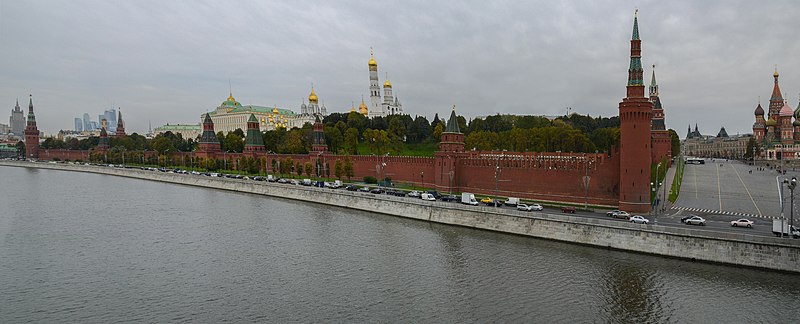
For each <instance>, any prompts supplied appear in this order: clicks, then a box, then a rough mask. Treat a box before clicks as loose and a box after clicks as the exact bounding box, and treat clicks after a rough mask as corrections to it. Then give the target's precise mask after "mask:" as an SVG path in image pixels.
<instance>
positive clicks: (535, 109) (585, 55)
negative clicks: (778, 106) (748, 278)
mask: <svg viewBox="0 0 800 324" xmlns="http://www.w3.org/2000/svg"><path fill="white" fill-rule="evenodd" d="M157 4H158V3H155V2H153V3H150V2H136V3H126V4H107V3H103V2H78V3H74V2H72V3H63V4H59V3H55V4H53V3H46V2H41V3H36V2H34V3H4V4H2V5H1V7H2V8H1V9H2V10H0V30H3V31H6V32H4V33H0V41H2V42H3V43H4V44H6V45H7V46H8V48H10V49H13V50H10V51H5V52H4V53H2V54H0V58H2V60H1V61H2V62H3V63H0V64H2V65H3V70H4V71H7V73H4V74H3V75H2V76H0V84H2V87H0V100H2V103H0V104H2V105H5V106H6V107H7V109H9V110H8V111H9V112H10V110H11V109H12V108H13V107H14V102H15V100H16V98H17V97H19V98H24V97H25V96H26V95H27V94H28V93H33V95H34V97H35V101H36V106H37V120H38V123H39V126H40V128H41V129H43V130H45V131H46V132H47V133H55V132H57V131H58V130H59V129H72V128H73V127H72V122H73V118H74V117H75V116H79V115H80V113H82V112H83V111H86V110H92V111H93V110H99V109H103V108H101V107H108V106H109V104H110V103H114V104H115V105H116V106H119V107H121V108H122V109H123V110H125V112H126V114H125V117H126V118H125V120H126V128H127V130H128V133H132V132H139V133H144V132H146V131H147V128H148V122H149V121H152V123H153V124H155V125H161V124H164V123H198V122H199V120H198V119H197V116H198V115H199V114H201V113H203V112H206V111H211V110H213V109H214V108H215V107H216V106H218V105H219V102H222V101H223V100H225V98H226V97H227V96H228V84H229V82H231V83H232V84H233V86H232V91H233V95H234V96H236V98H237V100H239V101H241V102H242V103H243V104H258V105H265V106H272V105H277V106H278V107H281V108H284V107H285V108H289V109H292V110H296V111H299V107H300V104H301V103H302V101H301V100H303V98H307V96H308V93H309V92H310V90H311V84H312V83H313V84H314V86H315V90H316V92H317V94H318V95H319V97H320V99H321V101H322V102H324V103H325V105H326V106H327V107H328V110H329V112H346V111H348V110H349V108H350V106H351V102H355V105H356V106H357V105H358V103H359V102H360V98H361V95H365V97H367V98H368V97H369V75H368V69H367V61H368V60H369V54H370V47H373V48H374V49H375V59H376V61H377V63H378V66H379V71H380V72H381V73H383V72H384V71H388V72H389V75H388V79H389V80H391V82H392V83H393V84H395V85H396V86H397V90H399V93H397V94H396V95H397V96H398V97H399V98H400V100H401V101H402V102H403V105H404V108H405V113H406V114H410V115H412V116H414V115H424V116H426V117H428V118H429V119H430V118H432V117H433V114H434V113H439V114H440V117H441V116H442V115H443V114H446V113H447V112H448V110H449V107H451V106H452V105H453V104H455V105H456V106H457V109H458V112H459V114H462V115H464V116H465V117H467V119H469V118H472V117H475V116H485V115H493V114H496V113H500V114H533V115H563V114H565V113H567V111H568V110H567V107H571V108H572V109H571V110H569V111H570V112H575V113H580V114H589V115H592V116H598V115H601V116H614V115H617V110H616V105H617V103H618V102H619V98H620V97H622V96H623V95H624V93H623V92H622V91H620V85H624V84H625V81H626V75H625V73H621V72H620V71H625V70H626V68H627V64H628V62H627V61H626V60H624V59H620V58H621V57H624V56H625V52H626V51H627V49H626V46H627V45H628V43H627V40H628V39H629V38H630V21H631V18H632V16H633V11H634V7H632V5H631V4H628V3H619V4H616V3H589V4H586V3H577V2H568V3H548V2H544V3H536V4H506V5H500V4H493V3H469V4H457V5H452V4H440V3H433V4H423V3H401V4H374V3H366V2H364V3H360V2H347V3H336V4H322V5H313V6H310V7H309V6H305V5H298V4H295V3H269V4H261V3H249V2H248V3H237V4H236V5H235V6H233V5H232V6H225V5H221V4H212V3H209V4H201V5H196V4H195V3H188V2H176V3H168V4H158V5H157ZM637 5H638V8H639V9H640V11H639V18H640V22H641V23H642V27H641V37H642V39H643V40H644V42H645V45H644V50H645V51H646V52H647V53H648V55H647V56H646V57H645V58H644V59H643V64H644V65H645V66H646V68H645V76H646V77H645V78H646V80H645V83H649V81H650V80H649V79H650V75H651V73H652V68H651V65H653V64H656V70H657V71H656V74H657V79H658V83H659V87H660V92H661V100H662V102H663V104H664V110H665V114H666V120H667V127H668V128H672V129H675V130H676V131H677V132H678V134H679V135H681V136H684V135H685V134H684V131H683V129H684V127H686V126H687V125H690V124H691V125H692V127H694V124H695V123H696V124H698V125H699V126H700V131H701V133H704V134H716V132H717V131H718V130H719V128H720V127H721V126H724V127H726V129H727V130H728V132H729V133H730V134H736V133H750V132H751V131H752V122H753V118H752V117H753V115H752V113H753V110H754V109H755V107H756V105H757V104H758V98H759V97H761V104H762V106H763V105H765V104H766V102H767V100H768V97H769V95H770V90H771V89H772V73H773V71H774V67H775V64H777V65H778V71H779V72H780V75H781V78H780V82H781V89H782V90H783V91H784V92H785V94H784V97H785V98H786V99H788V100H789V105H790V106H792V107H796V106H797V104H798V103H797V100H798V92H800V63H798V62H796V60H793V59H792V58H793V57H794V56H795V54H794V53H797V52H798V50H800V45H797V44H793V43H791V42H789V40H790V39H792V36H793V34H792V31H793V29H792V28H791V26H792V22H793V21H794V17H792V12H794V10H791V9H797V8H800V5H797V4H795V3H793V2H790V1H785V2H770V3H766V4H756V3H749V2H741V3H736V4H731V3H728V2H725V3H723V2H713V3H658V2H647V1H645V2H641V3H638V4H637ZM89 21H91V22H92V23H91V24H90V23H87V22H89ZM330 40H335V42H331V41H330ZM54 57H55V59H54ZM385 77H386V76H385V75H383V74H381V75H380V78H381V80H382V81H383V80H384V79H385ZM94 107H96V108H94ZM720 116H724V117H723V118H720ZM728 116H730V117H728Z"/></svg>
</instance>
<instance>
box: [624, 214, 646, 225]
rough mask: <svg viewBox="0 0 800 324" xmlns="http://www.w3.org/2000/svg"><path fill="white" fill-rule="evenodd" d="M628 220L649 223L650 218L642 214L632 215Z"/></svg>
mask: <svg viewBox="0 0 800 324" xmlns="http://www.w3.org/2000/svg"><path fill="white" fill-rule="evenodd" d="M628 220H630V221H631V223H636V224H650V220H649V219H647V218H644V216H642V215H633V216H631V218H629V219H628Z"/></svg>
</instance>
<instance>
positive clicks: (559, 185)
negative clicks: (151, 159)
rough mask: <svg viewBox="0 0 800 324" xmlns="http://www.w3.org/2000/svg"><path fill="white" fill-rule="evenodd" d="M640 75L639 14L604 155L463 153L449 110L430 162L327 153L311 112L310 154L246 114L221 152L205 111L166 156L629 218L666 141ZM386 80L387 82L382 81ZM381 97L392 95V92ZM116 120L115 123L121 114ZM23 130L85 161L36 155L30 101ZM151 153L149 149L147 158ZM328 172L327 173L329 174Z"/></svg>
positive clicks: (103, 144)
mask: <svg viewBox="0 0 800 324" xmlns="http://www.w3.org/2000/svg"><path fill="white" fill-rule="evenodd" d="M369 68H370V76H371V90H372V92H371V95H372V96H371V98H372V102H371V103H372V104H373V106H376V107H382V108H381V111H382V112H389V113H397V112H400V113H402V108H401V107H402V106H400V105H399V101H397V100H396V98H394V99H392V100H388V99H387V100H384V101H385V103H383V104H381V103H380V102H379V101H378V100H377V96H378V95H379V92H378V91H377V68H376V66H375V64H374V58H372V57H371V58H370V62H369ZM643 75H644V71H643V69H642V64H641V40H640V39H639V28H638V17H634V25H633V34H632V38H631V55H630V68H629V70H628V82H627V86H626V88H627V96H626V98H623V100H622V102H620V103H619V115H620V144H619V146H618V147H615V148H613V149H612V150H611V151H610V152H604V153H562V152H505V151H504V152H494V151H465V150H464V134H463V133H462V132H461V130H460V129H459V127H458V123H457V117H456V112H455V108H453V110H452V111H451V112H450V117H449V120H448V121H447V125H446V129H445V131H444V132H443V133H442V139H441V143H440V146H439V151H437V152H436V153H435V155H434V157H417V156H343V155H335V154H331V153H330V152H328V151H327V146H326V144H325V137H324V135H323V127H322V123H321V122H320V114H315V115H314V116H315V120H314V124H313V131H314V136H313V143H312V150H311V152H310V153H309V154H273V153H269V152H268V151H266V149H265V147H264V144H263V140H262V138H261V136H260V135H261V130H260V127H259V126H260V125H259V124H260V120H259V118H257V117H256V116H254V115H253V114H250V117H249V119H248V120H247V131H246V133H247V137H246V143H245V149H244V152H243V153H226V152H222V151H221V150H220V144H219V141H218V140H217V137H216V132H217V131H219V129H217V128H216V127H215V123H214V120H213V118H212V116H211V114H208V113H207V114H205V115H204V117H203V123H202V128H203V133H202V135H201V136H200V140H199V146H198V150H197V151H195V152H175V153H172V152H170V155H171V156H172V159H173V160H176V159H178V160H179V159H182V158H183V159H187V160H188V159H192V158H213V159H227V160H228V161H230V162H229V163H235V162H234V161H236V160H237V159H238V158H240V157H245V156H247V157H254V158H257V159H259V160H260V161H261V163H262V164H261V165H263V167H262V171H263V172H268V173H271V174H275V173H277V172H276V170H273V167H272V166H273V165H274V164H273V161H276V160H277V161H280V160H283V159H286V158H291V159H292V160H293V162H295V163H297V162H300V163H306V162H309V163H311V164H312V165H314V166H319V165H323V166H326V168H327V169H328V170H330V168H331V166H333V165H335V162H336V161H337V160H341V161H344V160H346V159H349V160H350V161H351V163H352V165H353V173H354V177H353V178H354V179H362V178H363V177H365V176H374V177H376V178H378V179H382V178H384V177H389V178H391V179H392V180H393V181H396V182H405V183H410V184H413V185H414V186H423V187H426V188H432V189H436V190H439V191H441V192H454V193H455V192H472V193H476V194H481V195H487V196H495V195H499V196H505V197H508V196H512V197H520V198H527V199H533V200H539V201H550V202H567V203H572V204H580V205H582V204H584V203H588V204H591V205H603V206H608V207H619V208H620V209H623V210H626V211H629V212H632V213H646V212H648V211H649V210H650V184H649V182H650V166H651V163H652V162H655V161H661V160H662V159H664V158H666V159H667V161H670V157H671V152H670V149H671V142H670V139H669V134H668V133H667V130H666V129H665V128H664V112H663V108H662V107H661V101H660V99H659V97H658V88H657V85H656V83H655V73H653V77H652V81H651V86H650V96H649V97H646V96H645V91H644V89H645V86H644V82H643ZM386 83H387V84H388V80H387V81H386ZM389 89H391V88H389ZM312 92H313V91H312ZM385 93H386V95H391V92H385ZM312 94H313V93H312ZM234 102H235V101H234ZM362 106H364V104H363V101H362ZM609 106H611V103H609ZM360 109H361V107H360ZM361 110H362V111H360V112H359V113H363V109H361ZM306 112H307V111H306ZM370 113H371V111H370ZM118 123H119V124H120V125H122V116H121V115H120V117H119V120H118ZM28 128H29V129H30V132H29V131H28V130H26V132H25V134H26V141H25V142H26V147H29V148H30V149H29V151H28V152H27V154H28V157H31V158H38V159H43V160H52V159H54V158H58V159H60V160H86V159H87V158H88V157H89V154H90V152H89V151H68V150H46V151H45V150H39V148H38V143H39V142H38V134H39V133H38V130H36V122H35V117H33V102H32V100H31V104H30V108H29V116H28ZM122 129H123V130H122V133H120V132H119V130H118V131H117V134H116V135H117V136H119V135H124V126H123V127H122ZM29 134H30V135H29ZM107 150H109V147H108V134H107V133H106V132H101V138H100V145H98V147H97V148H96V149H95V150H94V151H93V152H94V153H95V154H96V153H103V152H106V151H107ZM155 154H156V153H155V152H148V153H146V156H153V155H155ZM321 171H322V170H315V172H314V173H323V172H321ZM329 173H330V174H333V172H331V171H329Z"/></svg>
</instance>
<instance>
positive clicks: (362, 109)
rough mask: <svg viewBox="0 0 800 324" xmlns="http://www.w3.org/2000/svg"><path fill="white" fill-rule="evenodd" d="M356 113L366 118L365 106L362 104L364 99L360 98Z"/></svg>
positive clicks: (366, 110)
mask: <svg viewBox="0 0 800 324" xmlns="http://www.w3.org/2000/svg"><path fill="white" fill-rule="evenodd" d="M358 113H359V114H362V115H364V116H366V115H367V114H368V113H369V110H368V109H367V104H365V103H364V97H361V104H360V105H358Z"/></svg>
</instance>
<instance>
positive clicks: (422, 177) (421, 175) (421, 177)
mask: <svg viewBox="0 0 800 324" xmlns="http://www.w3.org/2000/svg"><path fill="white" fill-rule="evenodd" d="M419 182H420V187H422V189H425V171H422V172H420V173H419Z"/></svg>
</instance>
